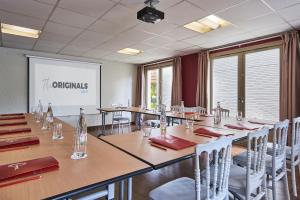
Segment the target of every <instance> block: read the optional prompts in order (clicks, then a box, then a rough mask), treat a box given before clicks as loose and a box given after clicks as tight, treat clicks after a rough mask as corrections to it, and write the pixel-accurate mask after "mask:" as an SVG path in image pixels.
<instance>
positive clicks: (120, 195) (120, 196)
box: [119, 180, 125, 200]
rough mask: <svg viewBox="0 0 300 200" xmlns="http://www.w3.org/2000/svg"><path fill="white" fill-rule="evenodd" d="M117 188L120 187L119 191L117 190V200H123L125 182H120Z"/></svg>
mask: <svg viewBox="0 0 300 200" xmlns="http://www.w3.org/2000/svg"><path fill="white" fill-rule="evenodd" d="M119 186H120V189H119V200H124V192H125V189H124V187H125V181H124V180H122V181H120V184H119Z"/></svg>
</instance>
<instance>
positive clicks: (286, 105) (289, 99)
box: [280, 31, 300, 121]
mask: <svg viewBox="0 0 300 200" xmlns="http://www.w3.org/2000/svg"><path fill="white" fill-rule="evenodd" d="M282 40H283V49H282V57H281V70H280V119H281V120H283V119H289V120H290V121H291V120H292V118H294V117H299V116H300V54H299V46H300V44H299V35H298V32H296V31H292V32H287V33H284V34H282Z"/></svg>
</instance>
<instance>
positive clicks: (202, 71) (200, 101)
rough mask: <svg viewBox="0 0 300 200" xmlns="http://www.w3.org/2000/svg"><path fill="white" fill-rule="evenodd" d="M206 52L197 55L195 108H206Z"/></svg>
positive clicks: (207, 60) (207, 61)
mask: <svg viewBox="0 0 300 200" xmlns="http://www.w3.org/2000/svg"><path fill="white" fill-rule="evenodd" d="M208 63H209V59H208V52H207V51H202V52H200V53H199V54H198V70H197V90H196V106H201V107H203V108H207V84H208V77H207V76H208Z"/></svg>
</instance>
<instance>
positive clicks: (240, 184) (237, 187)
mask: <svg viewBox="0 0 300 200" xmlns="http://www.w3.org/2000/svg"><path fill="white" fill-rule="evenodd" d="M246 177H247V169H246V168H244V167H240V166H237V165H231V166H230V174H229V184H228V190H229V191H230V192H232V193H234V194H235V195H236V196H238V197H239V198H240V199H245V194H246V189H247V178H246ZM262 181H263V179H262V175H261V176H257V177H254V176H253V177H252V178H251V184H250V185H249V187H250V191H251V192H252V193H255V192H256V188H257V187H259V186H261V184H262Z"/></svg>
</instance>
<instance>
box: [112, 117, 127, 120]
mask: <svg viewBox="0 0 300 200" xmlns="http://www.w3.org/2000/svg"><path fill="white" fill-rule="evenodd" d="M113 121H129V118H128V117H114V118H113Z"/></svg>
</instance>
